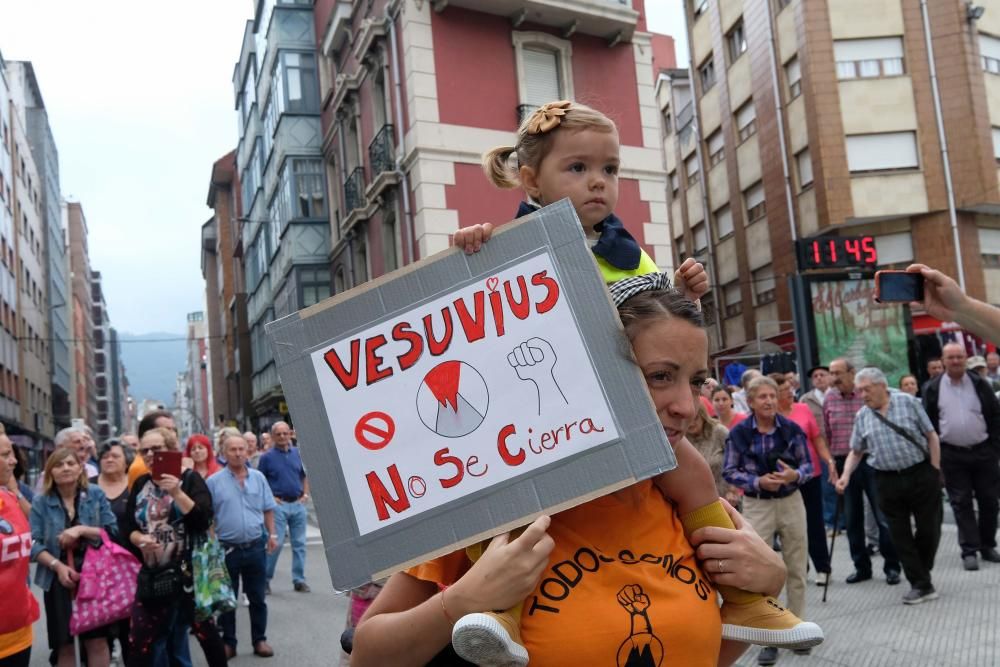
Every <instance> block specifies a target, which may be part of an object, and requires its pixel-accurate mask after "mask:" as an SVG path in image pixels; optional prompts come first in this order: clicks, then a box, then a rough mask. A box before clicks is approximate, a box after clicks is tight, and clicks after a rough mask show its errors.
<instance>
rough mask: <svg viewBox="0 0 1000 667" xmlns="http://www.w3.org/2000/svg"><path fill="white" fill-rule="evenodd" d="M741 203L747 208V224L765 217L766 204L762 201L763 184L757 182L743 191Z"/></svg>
mask: <svg viewBox="0 0 1000 667" xmlns="http://www.w3.org/2000/svg"><path fill="white" fill-rule="evenodd" d="M743 201H744V202H746V207H747V224H748V225H749V224H751V223H753V222H756V221H758V220H760V219H761V218H763V217H764V216H765V215H767V202H766V201H765V200H764V184H763V183H761V182H760V181H757V183H755V184H754V185H751V186H750V187H749V188H747V189H746V190H744V191H743Z"/></svg>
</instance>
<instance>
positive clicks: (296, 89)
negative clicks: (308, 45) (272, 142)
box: [274, 52, 319, 115]
mask: <svg viewBox="0 0 1000 667" xmlns="http://www.w3.org/2000/svg"><path fill="white" fill-rule="evenodd" d="M274 81H275V88H274V92H275V93H276V95H275V97H276V99H275V100H274V103H275V104H276V105H277V106H278V107H279V108H278V109H277V113H278V115H281V114H283V113H304V114H314V113H319V83H318V79H317V78H316V55H315V54H313V53H289V52H282V53H281V55H280V59H279V60H278V66H277V67H276V68H275V71H274Z"/></svg>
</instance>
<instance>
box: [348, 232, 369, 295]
mask: <svg viewBox="0 0 1000 667" xmlns="http://www.w3.org/2000/svg"><path fill="white" fill-rule="evenodd" d="M358 231H359V234H358V236H357V237H356V238H355V239H354V244H353V246H354V247H353V254H352V255H351V259H352V262H353V263H354V265H353V267H352V268H353V269H354V284H355V285H360V284H361V283H363V282H365V281H367V280H368V240H367V239H366V238H365V231H366V230H365V228H364V227H361V228H359V230H358Z"/></svg>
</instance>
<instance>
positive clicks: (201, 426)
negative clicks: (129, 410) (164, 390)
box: [176, 310, 215, 435]
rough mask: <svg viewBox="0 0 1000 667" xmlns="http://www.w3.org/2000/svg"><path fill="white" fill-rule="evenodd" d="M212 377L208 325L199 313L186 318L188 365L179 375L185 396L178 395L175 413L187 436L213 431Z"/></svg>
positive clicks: (180, 387) (179, 381)
mask: <svg viewBox="0 0 1000 667" xmlns="http://www.w3.org/2000/svg"><path fill="white" fill-rule="evenodd" d="M210 375H211V370H210V369H209V359H208V323H207V322H206V321H205V313H204V312H202V311H200V310H199V311H197V312H194V313H188V315H187V364H186V366H185V369H184V372H183V373H180V374H178V383H179V385H178V386H179V389H178V391H182V392H183V393H182V394H179V395H178V402H177V403H176V411H177V413H178V415H177V416H178V418H179V419H180V420H181V423H182V424H184V425H185V428H184V429H183V431H184V432H185V433H187V434H188V435H190V434H191V433H206V434H208V435H212V433H213V432H214V429H213V426H214V424H215V421H214V417H213V415H212V393H211V381H210Z"/></svg>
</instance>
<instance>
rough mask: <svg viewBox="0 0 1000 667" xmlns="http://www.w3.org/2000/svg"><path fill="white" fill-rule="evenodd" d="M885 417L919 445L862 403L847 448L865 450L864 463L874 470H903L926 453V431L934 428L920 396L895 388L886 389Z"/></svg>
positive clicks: (922, 458)
mask: <svg viewBox="0 0 1000 667" xmlns="http://www.w3.org/2000/svg"><path fill="white" fill-rule="evenodd" d="M885 418H886V419H888V420H889V421H891V422H892V423H893V424H895V425H896V426H899V427H900V428H902V429H903V430H904V431H906V432H907V433H909V434H910V437H911V438H913V439H914V440H916V441H917V442H918V443H920V447H921V448H922V449H918V448H917V446H916V445H915V444H913V443H912V442H910V441H909V440H907V439H906V438H904V437H903V436H901V435H900V434H898V433H896V432H895V431H894V430H892V429H891V428H889V427H888V426H886V424H885V423H884V422H883V421H882V420H881V419H879V418H878V417H876V416H875V411H874V410H872V409H871V408H869V407H868V406H865V407H863V408H861V411H860V412H858V418H857V419H856V420H855V422H854V433H853V434H852V435H851V449H853V450H854V451H856V452H858V453H859V454H864V453H866V452H867V453H868V463H869V465H871V467H873V468H875V469H876V470H903V469H905V468H909V467H911V466H915V465H917V464H918V463H921V462H922V461H925V460H927V458H928V457H929V456H930V454H929V453H928V452H929V450H928V448H927V436H926V434H927V433H930V432H931V431H933V430H934V427H933V426H931V420H930V417H928V416H927V413H926V412H924V408H923V406H922V405H921V404H920V400H919V399H917V398H914V397H913V396H910V395H909V394H906V393H903V392H901V391H896V390H895V389H890V390H889V412H888V414H886V415H885Z"/></svg>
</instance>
